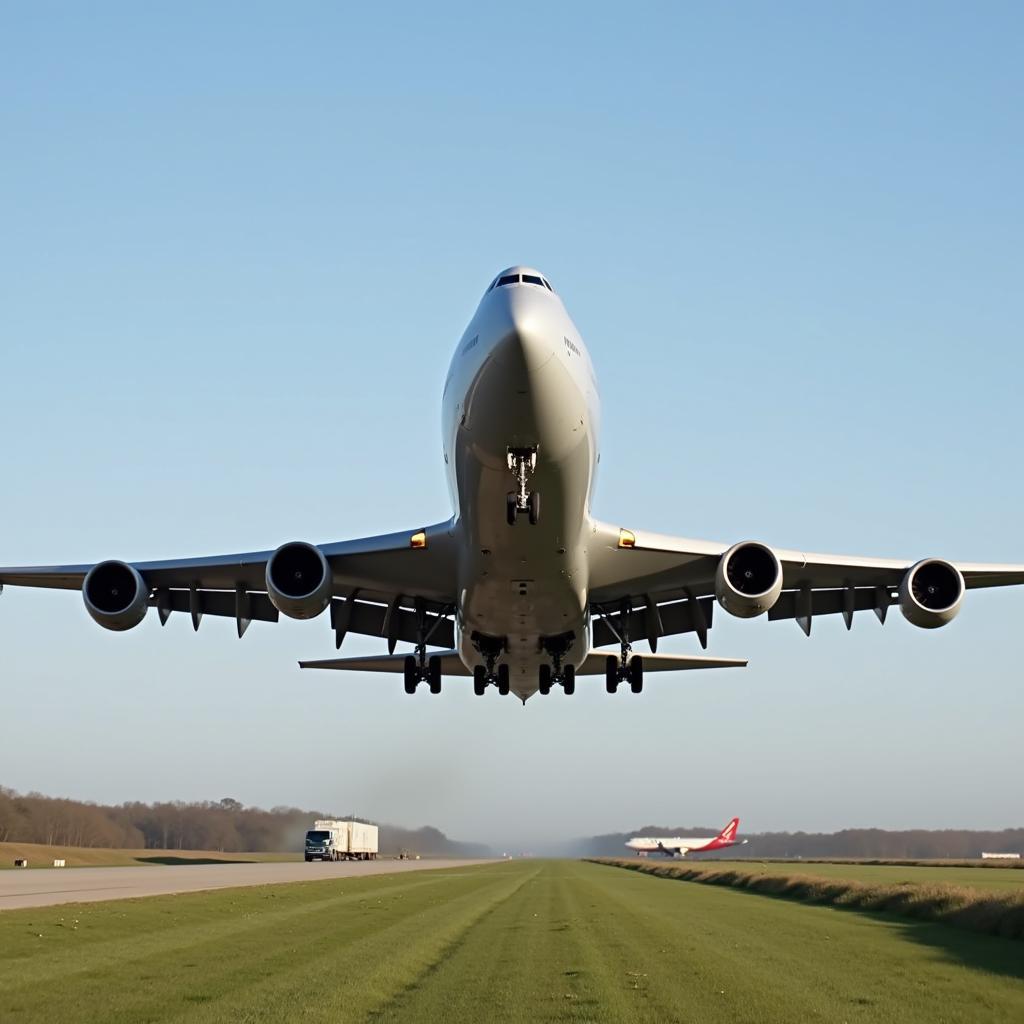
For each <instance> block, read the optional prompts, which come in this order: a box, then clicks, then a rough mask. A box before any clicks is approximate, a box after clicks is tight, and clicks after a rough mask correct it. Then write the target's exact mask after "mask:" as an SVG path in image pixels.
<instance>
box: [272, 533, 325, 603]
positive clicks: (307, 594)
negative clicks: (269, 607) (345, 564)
mask: <svg viewBox="0 0 1024 1024" xmlns="http://www.w3.org/2000/svg"><path fill="white" fill-rule="evenodd" d="M333 584H334V580H333V579H332V577H331V567H330V566H329V565H328V564H327V559H326V558H324V556H323V552H322V551H321V550H320V549H319V548H316V547H314V546H313V545H312V544H307V543H306V542H305V541H301V540H297V541H292V542H291V543H289V544H282V545H281V546H280V547H279V548H278V549H277V550H276V551H275V552H274V553H273V554H272V555H271V556H270V559H269V561H268V562H267V594H268V596H269V597H270V600H271V602H272V604H273V605H274V607H275V608H276V609H277V610H278V611H279V612H280V613H281V614H282V615H287V616H288V617H289V618H292V619H313V618H316V616H317V615H319V614H320V613H321V612H322V611H323V610H324V609H325V608H326V607H327V606H328V605H329V604H330V603H331V593H332V591H333Z"/></svg>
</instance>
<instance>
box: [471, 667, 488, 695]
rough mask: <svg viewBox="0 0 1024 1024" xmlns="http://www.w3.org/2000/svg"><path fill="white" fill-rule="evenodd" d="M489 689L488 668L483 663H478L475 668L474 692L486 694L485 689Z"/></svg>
mask: <svg viewBox="0 0 1024 1024" xmlns="http://www.w3.org/2000/svg"><path fill="white" fill-rule="evenodd" d="M486 689H487V669H485V668H484V667H483V665H477V666H476V667H475V668H474V669H473V692H474V693H475V694H476V695H477V696H478V697H482V696H483V695H484V690H486Z"/></svg>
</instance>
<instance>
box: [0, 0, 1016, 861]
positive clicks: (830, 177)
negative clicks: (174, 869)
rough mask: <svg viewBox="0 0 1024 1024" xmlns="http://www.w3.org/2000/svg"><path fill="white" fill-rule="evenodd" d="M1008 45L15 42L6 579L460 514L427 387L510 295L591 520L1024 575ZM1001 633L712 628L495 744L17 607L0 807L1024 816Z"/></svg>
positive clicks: (540, 710) (138, 634)
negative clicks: (578, 427)
mask: <svg viewBox="0 0 1024 1024" xmlns="http://www.w3.org/2000/svg"><path fill="white" fill-rule="evenodd" d="M1022 33H1024V9H1022V7H1021V6H1020V5H1019V4H1016V3H995V2H988V3H983V4H980V5H974V6H972V7H968V6H966V5H963V4H959V3H939V2H928V3H925V2H908V3H902V4H898V5H894V4H891V3H858V4H846V5H835V4H819V3H811V2H808V3H780V4H755V3H749V4H743V3H741V4H730V5H723V4H688V5H679V4H665V5H653V6H652V5H647V4H642V3H641V4H631V5H629V6H628V7H623V6H622V5H607V6H601V5H596V6H595V5H594V4H579V5H570V4H531V3H518V4H514V5H508V4H498V5H493V4H492V5H487V4H466V5H459V6H456V5H438V4H429V5H422V4H416V5H412V4H409V5H405V4H389V5H376V6H375V5H369V4H362V5H341V4H337V5H336V4H312V3H300V4H279V5H266V4H257V3H249V2H247V3H244V4H243V3H234V4H232V3H227V4H217V5H208V4H184V3H183V4H173V5H161V6H160V7H159V8H158V7H157V6H156V5H142V6H140V5H137V4H128V3H125V4H123V5H115V4H107V3H97V4H89V5H87V6H86V5H81V4H68V5H53V4H47V3H39V4H31V5H16V4H10V3H9V4H5V5H3V7H2V9H0V150H2V159H0V372H2V381H3V386H2V393H3V400H2V402H0V431H2V440H0V563H2V564H8V565H10V564H23V563H36V562H41V563H51V562H78V561H92V560H99V559H102V558H107V557H120V558H127V559H143V558H160V557H179V556H181V557H184V556H188V555H205V554H213V553H219V552H227V551H235V550H240V551H244V550H252V549H254V548H255V549H260V548H272V547H275V546H276V545H277V544H279V543H281V542H282V541H284V540H290V539H294V538H304V539H309V540H312V541H329V540H336V539H342V538H346V537H352V536H359V535H363V534H367V533H377V532H383V531H387V530H392V529H404V528H407V527H410V526H418V525H420V524H422V523H423V522H428V521H436V520H440V519H443V518H445V517H446V516H447V515H448V514H449V512H450V509H449V506H448V499H447V492H446V487H445V483H444V477H443V472H442V470H443V466H442V462H441V443H440V426H439V412H440V395H441V386H442V382H443V380H444V375H445V372H446V369H447V364H448V359H449V356H450V354H451V351H452V349H453V347H454V345H455V343H456V341H457V339H458V337H459V334H460V333H461V331H462V329H463V327H464V326H465V323H466V321H467V320H468V318H469V317H470V315H471V314H472V311H473V309H474V307H475V305H476V303H477V301H478V300H479V298H480V295H481V293H482V291H483V289H484V287H485V286H486V284H487V283H488V281H489V279H490V278H491V276H492V275H493V274H494V273H495V272H496V271H497V270H499V269H501V268H502V267H504V266H507V265H509V264H512V263H516V262H525V263H530V264H532V265H535V266H538V267H540V268H541V269H542V270H543V271H544V272H545V273H546V274H548V275H549V276H550V278H551V280H552V281H553V283H554V284H555V287H556V288H557V289H558V290H559V291H560V292H561V294H562V296H563V298H564V300H565V302H566V304H567V306H568V308H569V311H570V314H571V315H572V316H573V317H574V319H575V321H576V323H577V324H578V326H579V327H580V329H581V331H582V333H583V336H584V338H585V339H586V341H587V344H588V346H589V347H590V350H591V353H592V356H593V359H594V362H595V364H596V368H597V373H598V379H599V381H600V382H601V384H602V394H603V431H604V433H603V443H602V465H601V474H600V478H599V481H598V492H597V496H596V501H595V511H596V512H597V514H598V515H600V516H601V518H604V519H609V520H615V521H619V522H621V523H622V524H623V525H626V526H630V527H634V526H635V527H637V528H647V529H655V530H659V531H664V532H670V533H677V534H682V535H685V536H695V537H709V538H712V539H717V540H726V541H734V540H740V539H748V538H755V539H758V540H763V541H766V542H768V543H774V544H778V545H780V546H786V547H796V548H802V549H805V550H812V551H814V550H818V551H834V552H848V553H857V554H865V555H879V556H894V557H907V558H917V557H922V556H926V555H943V556H947V557H951V558H955V559H967V560H991V561H1017V562H1024V533H1022V528H1021V520H1022V506H1024V482H1022V474H1021V454H1020V416H1021V384H1022V371H1024V355H1022V349H1021V343H1022V340H1024V339H1022V323H1024V316H1022V314H1024V309H1022V305H1024V298H1022V296H1024V288H1022V284H1024V275H1022V270H1024V267H1022V252H1021V239H1022V237H1024V215H1022V214H1024V210H1022V205H1024V200H1022V195H1024V190H1022V188H1021V182H1022V181H1024V141H1022V128H1021V117H1020V112H1021V109H1022V103H1024V61H1022V60H1021V40H1022ZM1022 616H1024V591H1020V590H1017V591H1014V590H1007V591H989V592H983V593H972V594H969V595H968V600H967V601H966V603H965V606H964V609H963V611H962V613H961V615H960V617H959V618H958V619H957V621H956V622H955V623H954V624H953V625H952V626H950V627H948V628H947V629H944V630H939V631H935V632H930V633H928V632H924V631H920V630H916V629H914V628H913V627H911V626H909V625H908V624H906V623H905V622H904V621H903V620H902V618H901V617H900V616H899V615H898V614H893V615H892V616H891V617H890V620H889V623H888V625H886V627H885V628H884V629H882V628H880V627H879V625H878V623H877V622H876V621H875V619H874V617H873V616H870V615H869V614H866V613H865V614H864V615H863V617H858V620H857V621H856V622H855V624H854V629H853V632H852V634H850V635H847V633H846V632H845V630H844V629H843V625H842V622H841V621H832V620H826V619H822V620H819V621H817V622H816V623H815V624H814V632H813V637H812V639H811V640H810V641H808V640H806V639H805V638H804V637H803V635H802V634H801V633H800V631H799V630H798V629H797V627H796V626H795V625H794V624H793V623H792V622H780V623H768V622H766V621H760V620H758V621H754V622H741V621H738V620H730V619H729V617H728V616H726V615H724V614H721V615H719V616H717V617H716V626H715V628H714V630H713V631H712V634H711V644H710V653H714V654H719V655H723V656H746V657H749V658H750V660H751V665H750V667H749V668H748V669H747V670H745V671H730V672H719V673H706V674H702V675H701V674H685V675H679V676H675V677H673V676H661V677H657V678H651V679H650V680H649V683H648V686H647V687H646V689H645V692H644V694H643V695H642V696H641V697H634V696H632V695H630V694H628V693H625V694H623V693H620V694H618V695H616V696H615V697H609V696H608V695H606V694H605V693H604V692H603V689H604V687H603V683H602V682H601V681H600V680H598V679H594V680H591V681H590V682H585V681H582V680H581V683H580V685H579V687H578V689H577V694H576V696H575V697H574V698H572V699H570V698H567V697H565V696H564V695H562V694H561V693H556V694H553V695H552V696H550V697H548V698H546V699H545V698H536V699H533V700H531V701H530V702H529V703H528V704H527V706H526V707H525V708H524V707H521V706H520V705H519V704H518V703H516V702H515V701H514V700H513V699H511V698H509V699H504V700H502V699H500V698H498V697H497V695H496V694H495V693H493V692H492V693H489V694H488V695H487V697H486V698H484V699H478V698H475V697H474V696H473V694H472V691H471V688H470V686H469V684H468V683H467V682H465V681H462V682H460V681H451V682H448V683H447V684H446V687H445V693H444V695H443V697H441V698H436V697H435V698H431V697H430V696H429V695H427V694H418V695H417V696H416V697H415V698H410V697H408V696H406V695H405V694H404V693H403V692H402V687H401V683H400V680H399V679H398V678H388V677H350V676H346V675H341V674H335V673H316V674H312V673H310V674H303V673H301V672H300V671H299V670H298V668H297V667H296V664H295V663H296V661H297V659H298V658H300V657H304V658H312V657H324V656H329V655H331V654H332V653H333V650H334V648H333V642H332V635H331V633H330V629H329V625H328V623H327V621H326V619H317V620H314V621H313V622H306V623H295V622H283V623H282V624H281V625H280V626H278V627H274V626H271V625H268V624H261V623H255V624H253V626H252V628H251V629H250V630H249V632H248V633H247V634H246V636H245V638H244V639H243V640H242V641H238V640H237V639H236V638H235V636H234V624H233V622H231V621H229V620H211V619H207V620H206V621H205V622H204V623H203V625H202V628H201V630H200V632H199V634H198V635H194V634H193V633H192V629H191V625H190V623H189V622H188V621H187V619H186V618H185V617H184V616H180V617H175V618H174V619H172V621H171V622H170V623H169V625H168V626H167V628H166V629H163V630H161V628H160V626H159V624H158V622H157V621H156V617H155V616H150V617H149V618H147V620H146V622H144V623H143V625H142V626H141V627H139V628H138V629H136V630H134V631H132V632H130V633H127V634H123V635H117V634H113V633H107V632H105V631H103V630H102V629H100V628H98V627H96V626H95V625H94V624H92V622H91V621H90V620H89V619H88V618H87V616H86V613H85V611H84V609H83V607H82V605H81V602H80V600H79V598H78V597H77V596H76V595H74V594H70V593H44V592H31V591H25V590H16V589H13V588H9V589H8V590H7V591H6V592H5V593H4V594H3V596H2V597H0V693H2V700H0V782H2V783H3V784H6V785H9V786H13V787H15V788H17V789H21V790H28V789H38V790H40V791H43V792H47V793H51V794H65V795H71V796H75V797H79V798H89V799H96V800H104V801H121V800H127V799H144V800H150V799H173V798H186V799H193V798H195V799H201V798H211V799H217V798H220V797H224V796H233V797H236V798H237V799H240V800H242V801H244V802H246V803H258V804H262V805H271V804H275V803H289V804H296V805H300V806H315V807H321V808H325V809H332V810H336V811H339V812H348V811H354V812H357V813H361V814H364V815H370V816H373V817H376V818H379V819H382V820H388V821H394V822H396V823H401V824H406V825H419V824H426V823H430V824H434V825H437V826H439V827H441V828H443V829H445V830H446V831H448V832H449V833H450V834H454V835H456V836H460V837H464V838H469V839H482V840H493V841H496V842H499V843H505V842H508V843H510V844H511V843H519V842H522V843H523V844H533V843H539V842H541V841H543V840H545V839H549V838H550V839H560V838H564V837H567V836H573V835H580V834H588V833H594V832H605V831H612V830H618V829H628V828H630V827H633V826H638V825H640V824H643V823H647V822H662V823H665V824H670V823H673V824H674V823H684V822H698V821H699V822H706V823H714V822H721V823H723V824H724V822H725V821H726V820H728V818H729V817H730V816H732V815H733V814H739V815H740V816H741V817H742V819H743V825H744V827H745V828H747V827H749V828H751V829H754V830H760V829H772V828H793V829H796V828H805V829H833V828H840V827H844V826H860V825H880V826H886V827H905V826H920V827H943V826H957V827H970V826H975V827H1002V826H1009V825H1017V826H1019V825H1021V824H1022V823H1024V822H1022V818H1021V815H1022V808H1021V803H1020V788H1019V781H1020V750H1021V740H1020V737H1021V730H1022V726H1024V687H1022V686H1021V670H1020V659H1021V652H1020V636H1021V625H1020V624H1021V621H1022ZM836 618H837V619H838V617H836ZM382 646H383V645H382V643H381V642H374V641H373V640H368V639H360V638H350V640H348V641H346V648H345V649H346V651H348V652H349V653H359V652H366V653H378V652H380V651H381V649H382ZM663 646H664V649H667V650H670V651H684V652H685V651H693V650H695V649H696V642H695V641H694V640H693V639H692V638H677V639H674V640H670V641H667V642H665V643H664V645H663Z"/></svg>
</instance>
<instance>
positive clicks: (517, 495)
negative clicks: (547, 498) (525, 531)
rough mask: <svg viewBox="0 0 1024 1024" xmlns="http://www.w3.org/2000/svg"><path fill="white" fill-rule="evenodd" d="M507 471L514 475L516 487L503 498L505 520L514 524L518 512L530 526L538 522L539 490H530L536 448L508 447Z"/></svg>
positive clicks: (535, 462)
mask: <svg viewBox="0 0 1024 1024" xmlns="http://www.w3.org/2000/svg"><path fill="white" fill-rule="evenodd" d="M507 459H508V468H509V472H511V473H512V475H513V476H514V477H515V481H516V489H515V490H514V491H509V493H508V495H507V496H506V498H505V521H506V522H507V523H508V525H509V526H515V525H516V520H517V519H518V518H519V515H520V513H523V514H525V515H526V516H527V518H528V519H529V521H530V525H531V526H536V525H537V523H539V522H540V492H539V491H531V490H530V477H531V476H532V475H533V472H534V470H535V469H536V468H537V449H536V448H509V449H508V453H507Z"/></svg>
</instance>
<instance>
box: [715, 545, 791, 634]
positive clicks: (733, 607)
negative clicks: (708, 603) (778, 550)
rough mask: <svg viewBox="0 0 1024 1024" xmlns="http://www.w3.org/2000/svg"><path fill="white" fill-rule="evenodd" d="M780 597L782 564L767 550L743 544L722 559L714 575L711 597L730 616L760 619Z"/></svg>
mask: <svg viewBox="0 0 1024 1024" xmlns="http://www.w3.org/2000/svg"><path fill="white" fill-rule="evenodd" d="M781 593H782V563H781V562H779V559H778V557H777V556H776V554H775V552H774V551H772V549H771V548H767V547H765V546H764V545H763V544H755V543H754V542H752V541H745V542H744V543H742V544H734V545H733V546H732V547H731V548H729V550H728V551H726V553H725V554H724V555H722V558H721V560H720V561H719V563H718V569H717V570H716V571H715V597H717V598H718V603H719V604H720V605H721V606H722V607H723V608H724V609H725V610H726V611H727V612H728V613H729V614H730V615H735V616H737V617H738V618H741V619H752V618H754V616H756V615H762V614H764V613H765V612H766V611H768V609H769V608H771V606H772V605H773V604H775V602H776V601H777V600H778V599H779V594H781Z"/></svg>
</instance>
